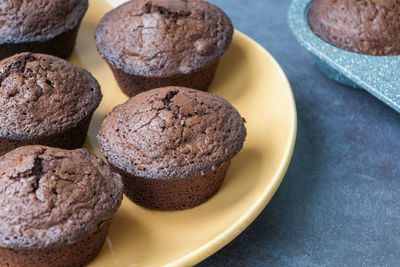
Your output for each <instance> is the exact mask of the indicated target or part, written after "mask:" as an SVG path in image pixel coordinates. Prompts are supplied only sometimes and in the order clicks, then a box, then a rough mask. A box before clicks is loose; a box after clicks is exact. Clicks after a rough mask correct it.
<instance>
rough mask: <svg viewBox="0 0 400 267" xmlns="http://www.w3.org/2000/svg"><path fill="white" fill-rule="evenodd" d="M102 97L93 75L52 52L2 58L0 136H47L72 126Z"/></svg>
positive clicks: (94, 107) (89, 111)
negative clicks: (51, 53)
mask: <svg viewBox="0 0 400 267" xmlns="http://www.w3.org/2000/svg"><path fill="white" fill-rule="evenodd" d="M101 98H102V95H101V91H100V86H99V84H98V83H97V81H96V80H95V79H94V78H93V76H92V75H91V74H90V73H89V72H87V71H86V70H83V69H81V68H78V67H75V66H74V65H72V64H71V63H69V62H67V61H65V60H63V59H60V58H57V57H54V56H49V55H43V54H31V53H23V54H18V55H15V56H12V57H10V58H7V59H4V60H2V61H0V125H1V127H0V136H1V137H8V138H17V139H18V138H21V137H26V136H30V137H35V136H42V135H45V136H48V135H51V134H55V133H58V132H60V131H63V130H64V129H67V128H68V127H73V126H75V125H77V124H78V123H79V122H81V121H82V120H83V119H85V118H86V117H87V115H88V114H90V113H91V112H93V111H94V110H95V109H96V108H97V106H98V105H99V103H100V100H101Z"/></svg>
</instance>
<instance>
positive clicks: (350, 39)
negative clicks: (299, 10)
mask: <svg viewBox="0 0 400 267" xmlns="http://www.w3.org/2000/svg"><path fill="white" fill-rule="evenodd" d="M308 21H309V24H310V26H311V29H312V30H313V31H314V33H315V34H316V35H318V36H319V37H320V38H321V39H323V40H324V41H326V42H328V43H330V44H332V45H334V46H336V47H339V48H342V49H345V50H349V51H352V52H355V53H360V54H369V55H376V56H392V55H398V54H400V1H399V0H362V1H350V0H313V1H312V5H311V8H310V12H309V14H308Z"/></svg>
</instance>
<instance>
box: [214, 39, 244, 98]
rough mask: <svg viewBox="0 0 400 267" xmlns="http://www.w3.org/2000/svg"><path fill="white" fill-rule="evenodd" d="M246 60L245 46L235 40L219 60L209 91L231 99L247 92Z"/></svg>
mask: <svg viewBox="0 0 400 267" xmlns="http://www.w3.org/2000/svg"><path fill="white" fill-rule="evenodd" d="M234 40H235V38H234ZM246 60H247V58H246V53H245V51H244V50H243V48H242V47H241V46H240V45H239V44H238V43H237V42H235V41H233V42H232V44H231V46H230V48H229V49H228V50H227V52H226V54H225V55H223V56H222V58H221V60H220V62H219V65H218V68H217V72H216V74H215V78H214V80H213V82H212V84H211V86H210V88H209V92H210V93H213V94H218V95H221V96H222V97H224V98H226V99H229V100H235V99H237V98H240V97H241V96H242V94H243V93H244V92H245V90H244V89H245V87H246V84H247V82H248V81H247V79H246V77H247V76H248V75H247V74H246V72H244V69H243V66H245V65H246ZM221 88H229V90H222V89H221Z"/></svg>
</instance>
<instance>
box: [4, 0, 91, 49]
mask: <svg viewBox="0 0 400 267" xmlns="http://www.w3.org/2000/svg"><path fill="white" fill-rule="evenodd" d="M87 9H88V0H35V1H31V0H18V1H15V0H14V1H13V0H6V1H1V2H0V21H1V22H2V23H1V24H0V44H20V43H30V42H44V41H47V40H50V39H53V38H54V37H56V36H58V35H60V34H62V33H64V32H67V31H69V30H72V29H73V28H75V27H76V26H78V25H79V24H80V22H81V20H82V18H83V16H84V15H85V13H86V10H87Z"/></svg>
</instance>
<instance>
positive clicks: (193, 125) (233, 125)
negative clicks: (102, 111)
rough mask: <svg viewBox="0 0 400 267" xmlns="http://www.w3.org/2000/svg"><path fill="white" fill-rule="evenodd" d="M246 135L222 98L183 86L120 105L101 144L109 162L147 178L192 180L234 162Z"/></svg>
mask: <svg viewBox="0 0 400 267" xmlns="http://www.w3.org/2000/svg"><path fill="white" fill-rule="evenodd" d="M245 137H246V128H245V126H244V122H243V118H242V117H241V116H240V114H239V113H238V111H237V110H236V109H235V108H234V107H233V106H232V105H231V104H229V103H228V102H227V101H226V100H224V99H222V98H221V97H219V96H216V95H213V94H210V93H206V92H201V91H197V90H194V89H188V88H183V87H164V88H159V89H153V90H150V91H148V92H144V93H141V94H139V95H137V96H135V97H133V98H131V99H130V100H128V101H127V102H125V103H124V104H122V105H120V106H118V107H116V108H115V109H114V110H113V111H112V112H111V113H110V114H109V115H108V116H107V117H106V118H105V120H104V121H103V123H102V126H101V129H100V132H99V134H98V136H97V140H98V142H99V145H100V149H101V151H102V153H103V155H104V156H105V157H106V158H107V160H108V161H109V162H110V163H111V164H112V165H114V166H116V167H117V168H120V169H122V170H124V171H126V172H129V173H130V174H132V175H136V176H140V177H147V178H159V179H162V178H168V177H177V178H184V177H194V176H199V175H203V174H204V173H205V172H207V171H211V170H214V169H216V168H217V167H219V166H220V165H221V164H222V163H223V162H226V161H229V160H231V159H232V158H233V157H234V156H235V155H236V154H237V153H238V152H239V151H240V149H241V148H242V146H243V143H244V140H245Z"/></svg>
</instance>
